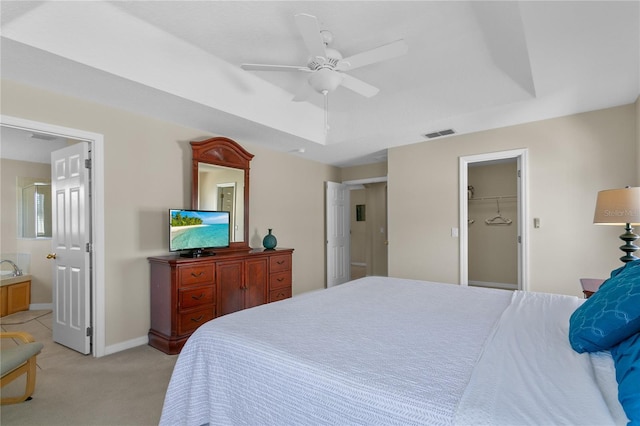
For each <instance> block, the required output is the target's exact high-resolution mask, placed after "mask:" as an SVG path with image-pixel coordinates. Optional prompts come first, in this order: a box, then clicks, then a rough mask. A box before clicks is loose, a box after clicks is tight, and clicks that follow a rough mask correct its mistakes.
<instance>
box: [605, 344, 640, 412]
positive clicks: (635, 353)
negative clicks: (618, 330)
mask: <svg viewBox="0 0 640 426" xmlns="http://www.w3.org/2000/svg"><path fill="white" fill-rule="evenodd" d="M611 356H612V357H613V361H614V362H615V364H616V380H617V381H618V400H619V401H620V404H622V408H624V412H625V414H626V415H627V417H628V418H629V424H630V425H638V424H640V333H636V334H634V335H633V336H631V337H629V338H628V339H626V340H623V341H622V342H620V343H619V344H617V345H616V346H614V347H613V348H611Z"/></svg>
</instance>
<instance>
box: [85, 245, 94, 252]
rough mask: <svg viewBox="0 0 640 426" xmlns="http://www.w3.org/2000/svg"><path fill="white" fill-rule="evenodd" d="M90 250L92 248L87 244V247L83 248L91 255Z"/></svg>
mask: <svg viewBox="0 0 640 426" xmlns="http://www.w3.org/2000/svg"><path fill="white" fill-rule="evenodd" d="M92 250H93V247H92V246H91V243H87V245H86V246H85V251H86V252H87V253H91V251H92Z"/></svg>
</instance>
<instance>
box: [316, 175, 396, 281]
mask: <svg viewBox="0 0 640 426" xmlns="http://www.w3.org/2000/svg"><path fill="white" fill-rule="evenodd" d="M326 191H327V192H326V194H325V195H326V207H327V212H326V217H325V227H326V233H327V241H326V243H327V257H326V260H327V268H326V269H327V271H326V274H327V287H331V286H334V285H338V284H342V283H344V282H346V281H349V280H352V279H356V278H361V277H363V276H367V275H379V276H386V275H387V274H388V272H387V271H388V237H387V235H388V234H387V178H386V176H385V177H379V178H369V179H359V180H352V181H345V182H343V183H341V184H339V183H335V182H327V187H326Z"/></svg>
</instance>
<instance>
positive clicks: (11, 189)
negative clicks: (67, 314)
mask: <svg viewBox="0 0 640 426" xmlns="http://www.w3.org/2000/svg"><path fill="white" fill-rule="evenodd" d="M19 178H35V180H41V181H50V180H51V166H50V165H49V164H42V163H32V162H28V161H16V160H0V185H1V187H0V223H1V225H0V226H1V228H0V253H2V254H3V255H7V254H8V255H12V254H15V253H24V254H28V255H29V256H30V258H31V263H30V265H29V269H28V270H25V271H24V272H25V274H26V273H27V272H28V273H30V274H31V303H32V304H41V303H43V304H46V303H51V297H52V294H51V291H52V284H51V283H52V281H53V276H52V273H53V272H52V269H51V268H52V265H51V263H50V262H49V261H48V260H46V256H47V254H48V253H49V252H50V250H51V239H49V238H38V239H35V238H20V237H21V234H20V233H19V232H18V226H19V223H18V222H19V221H18V210H19V209H18V205H17V202H18V199H19V198H18V193H17V191H18V190H17V188H18V179H19ZM27 180H29V179H27ZM14 260H15V259H14ZM19 266H20V267H23V266H22V265H19Z"/></svg>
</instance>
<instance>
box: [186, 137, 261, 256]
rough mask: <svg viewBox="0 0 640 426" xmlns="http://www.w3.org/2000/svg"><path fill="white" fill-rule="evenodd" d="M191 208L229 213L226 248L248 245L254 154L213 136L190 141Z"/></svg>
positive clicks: (231, 248)
mask: <svg viewBox="0 0 640 426" xmlns="http://www.w3.org/2000/svg"><path fill="white" fill-rule="evenodd" d="M191 158H192V160H191V208H193V209H200V210H226V211H229V212H231V222H232V226H231V234H232V235H231V238H230V240H231V243H230V247H229V250H241V249H248V248H249V164H250V162H251V159H252V158H253V154H250V153H249V152H247V151H246V150H245V149H244V148H242V147H241V146H240V145H238V143H237V142H235V141H233V140H231V139H229V138H225V137H214V138H210V139H207V140H204V141H192V142H191Z"/></svg>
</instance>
